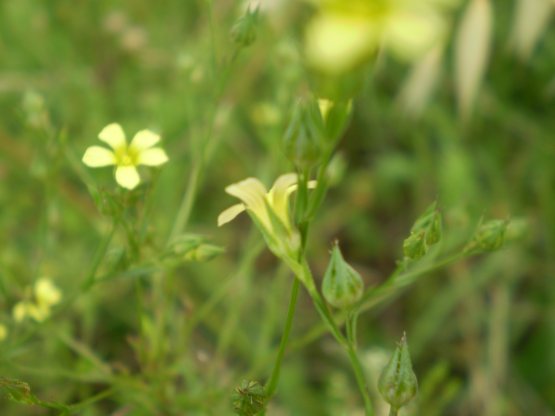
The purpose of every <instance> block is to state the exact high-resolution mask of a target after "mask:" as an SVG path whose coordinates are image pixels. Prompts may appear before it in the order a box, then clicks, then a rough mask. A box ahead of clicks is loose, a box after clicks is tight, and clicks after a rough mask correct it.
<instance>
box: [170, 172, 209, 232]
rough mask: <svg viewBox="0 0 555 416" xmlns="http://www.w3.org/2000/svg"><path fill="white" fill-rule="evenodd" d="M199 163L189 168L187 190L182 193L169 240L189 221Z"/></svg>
mask: <svg viewBox="0 0 555 416" xmlns="http://www.w3.org/2000/svg"><path fill="white" fill-rule="evenodd" d="M200 165H201V164H200V163H195V164H194V166H193V169H192V170H191V174H190V175H189V181H188V183H187V191H185V194H183V199H182V200H181V205H180V206H179V211H177V215H176V217H175V222H174V224H173V228H172V231H171V234H170V238H169V241H171V240H173V239H174V238H175V237H177V236H178V235H179V233H181V232H182V231H183V229H184V228H185V227H186V226H187V222H189V217H190V216H191V212H192V210H193V205H194V202H195V197H196V195H197V189H198V184H199V179H200V171H201V166H200Z"/></svg>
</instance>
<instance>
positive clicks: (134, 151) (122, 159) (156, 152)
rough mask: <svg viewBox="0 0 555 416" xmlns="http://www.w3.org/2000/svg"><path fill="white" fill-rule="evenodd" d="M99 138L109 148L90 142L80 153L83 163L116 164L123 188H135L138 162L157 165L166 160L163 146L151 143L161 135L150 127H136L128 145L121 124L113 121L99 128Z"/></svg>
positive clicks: (116, 175)
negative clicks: (83, 151)
mask: <svg viewBox="0 0 555 416" xmlns="http://www.w3.org/2000/svg"><path fill="white" fill-rule="evenodd" d="M98 138H99V139H100V140H102V141H103V142H105V143H107V144H108V145H109V146H110V147H111V148H112V150H109V149H106V148H105V147H101V146H91V147H89V148H88V149H87V150H86V152H85V154H84V155H83V163H84V164H85V165H87V166H89V167H91V168H99V167H104V166H112V165H115V166H116V171H115V177H116V182H117V183H118V184H119V185H120V186H122V187H124V188H126V189H134V188H135V187H136V186H137V185H138V184H139V183H140V181H141V179H140V177H139V172H138V171H137V166H139V165H145V166H160V165H162V164H164V163H166V162H167V161H168V156H167V154H166V152H165V151H164V150H163V149H162V148H160V147H153V146H154V145H155V144H156V143H158V142H159V141H160V136H159V135H158V134H156V133H153V132H152V131H150V130H141V131H139V132H138V133H137V134H135V136H134V137H133V140H132V141H131V143H130V144H129V145H128V144H127V141H126V138H125V133H124V132H123V129H122V128H121V126H120V125H119V124H117V123H112V124H109V125H107V126H106V127H104V128H103V129H102V131H101V132H100V133H99V134H98Z"/></svg>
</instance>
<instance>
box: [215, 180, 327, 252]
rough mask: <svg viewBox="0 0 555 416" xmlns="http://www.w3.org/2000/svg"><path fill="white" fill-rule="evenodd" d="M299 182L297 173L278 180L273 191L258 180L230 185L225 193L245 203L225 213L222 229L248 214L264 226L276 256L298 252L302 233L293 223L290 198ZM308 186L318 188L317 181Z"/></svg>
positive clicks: (220, 220) (265, 233) (263, 229)
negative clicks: (284, 250)
mask: <svg viewBox="0 0 555 416" xmlns="http://www.w3.org/2000/svg"><path fill="white" fill-rule="evenodd" d="M297 181H298V177H297V174H295V173H288V174H285V175H281V176H280V177H279V178H277V180H276V181H275V182H274V185H273V186H272V188H271V189H270V190H269V191H267V190H266V187H265V186H264V185H263V184H262V182H260V181H259V180H258V179H256V178H247V179H245V180H243V181H241V182H237V183H234V184H232V185H229V186H228V187H227V188H225V191H226V192H227V193H228V194H230V195H232V196H234V197H236V198H238V199H240V200H241V202H242V203H240V204H237V205H233V206H232V207H230V208H228V209H226V210H225V211H223V212H222V213H221V214H220V215H219V216H218V226H222V225H224V224H226V223H228V222H230V221H231V220H233V219H234V218H235V217H237V215H239V214H240V213H242V212H243V211H247V212H248V213H249V214H251V216H252V218H253V220H254V221H255V222H256V223H257V225H259V226H260V228H261V231H262V232H263V234H264V236H265V237H266V239H267V242H268V244H269V245H270V249H272V250H273V251H274V252H276V254H278V255H281V254H283V250H282V249H286V250H288V251H289V250H295V249H296V248H298V243H299V241H298V233H297V231H296V230H295V229H294V228H293V225H292V224H291V219H290V215H289V197H290V196H291V194H292V193H293V192H294V191H296V190H297ZM308 185H309V188H314V187H315V186H316V181H310V182H309V184H308ZM284 231H285V233H284Z"/></svg>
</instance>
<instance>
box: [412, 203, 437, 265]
mask: <svg viewBox="0 0 555 416" xmlns="http://www.w3.org/2000/svg"><path fill="white" fill-rule="evenodd" d="M441 234H442V233H441V214H440V213H439V211H438V210H437V203H436V202H434V203H433V204H432V205H430V206H429V207H428V209H426V211H425V212H424V214H422V215H421V216H420V217H419V218H418V219H417V220H416V222H415V223H414V225H413V226H412V228H411V230H410V236H409V237H407V239H405V241H404V242H403V253H404V255H405V257H406V258H407V259H410V260H418V259H420V258H421V257H423V256H424V255H425V254H426V253H427V252H428V250H429V248H430V246H432V245H434V244H436V243H438V242H439V240H441Z"/></svg>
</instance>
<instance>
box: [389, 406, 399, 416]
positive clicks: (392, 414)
mask: <svg viewBox="0 0 555 416" xmlns="http://www.w3.org/2000/svg"><path fill="white" fill-rule="evenodd" d="M398 414H399V409H397V408H396V407H393V406H391V407H390V408H389V416H397V415H398Z"/></svg>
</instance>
